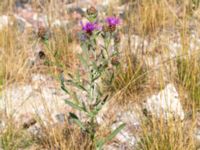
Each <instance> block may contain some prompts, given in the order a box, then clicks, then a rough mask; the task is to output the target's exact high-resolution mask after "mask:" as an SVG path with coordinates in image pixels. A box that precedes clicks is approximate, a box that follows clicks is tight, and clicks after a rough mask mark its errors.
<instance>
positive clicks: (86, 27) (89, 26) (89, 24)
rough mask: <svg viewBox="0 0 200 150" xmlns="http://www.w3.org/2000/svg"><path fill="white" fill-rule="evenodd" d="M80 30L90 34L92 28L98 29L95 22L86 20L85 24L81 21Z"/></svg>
mask: <svg viewBox="0 0 200 150" xmlns="http://www.w3.org/2000/svg"><path fill="white" fill-rule="evenodd" d="M81 26H82V30H83V31H85V32H86V33H89V34H91V33H92V32H93V31H94V30H100V27H99V26H98V24H97V23H92V22H87V23H86V24H85V25H83V23H82V22H81Z"/></svg>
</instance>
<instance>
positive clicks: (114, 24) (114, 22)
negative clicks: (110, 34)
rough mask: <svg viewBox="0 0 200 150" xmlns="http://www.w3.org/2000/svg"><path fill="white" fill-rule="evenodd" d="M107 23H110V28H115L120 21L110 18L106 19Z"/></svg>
mask: <svg viewBox="0 0 200 150" xmlns="http://www.w3.org/2000/svg"><path fill="white" fill-rule="evenodd" d="M106 22H107V23H108V25H109V26H110V27H115V26H116V25H118V24H119V23H120V20H119V18H117V17H108V18H106Z"/></svg>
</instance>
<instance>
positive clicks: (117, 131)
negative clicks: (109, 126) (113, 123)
mask: <svg viewBox="0 0 200 150" xmlns="http://www.w3.org/2000/svg"><path fill="white" fill-rule="evenodd" d="M124 127H125V123H122V124H121V125H120V126H119V127H118V128H117V129H115V130H114V131H113V132H112V133H111V134H110V135H109V136H107V137H106V138H105V139H103V140H102V139H101V140H99V141H97V144H96V147H97V150H102V148H103V146H104V145H105V144H106V143H107V142H109V141H111V140H112V139H113V138H114V137H115V136H116V135H117V134H118V133H119V132H120V131H121V130H122V129H123V128H124Z"/></svg>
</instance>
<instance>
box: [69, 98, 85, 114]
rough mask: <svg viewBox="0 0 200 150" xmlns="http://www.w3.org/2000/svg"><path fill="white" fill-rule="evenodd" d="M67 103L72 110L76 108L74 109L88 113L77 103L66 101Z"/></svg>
mask: <svg viewBox="0 0 200 150" xmlns="http://www.w3.org/2000/svg"><path fill="white" fill-rule="evenodd" d="M65 102H66V103H67V104H68V105H70V106H71V107H72V108H74V109H77V110H79V111H83V112H87V111H86V110H85V109H84V108H83V107H81V106H79V105H77V104H75V103H73V102H71V101H69V100H65Z"/></svg>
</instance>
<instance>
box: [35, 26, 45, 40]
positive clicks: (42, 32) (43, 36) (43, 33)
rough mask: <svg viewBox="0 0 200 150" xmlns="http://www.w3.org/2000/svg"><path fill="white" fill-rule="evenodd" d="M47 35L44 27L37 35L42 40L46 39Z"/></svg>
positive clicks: (40, 28) (41, 27)
mask: <svg viewBox="0 0 200 150" xmlns="http://www.w3.org/2000/svg"><path fill="white" fill-rule="evenodd" d="M46 33H47V30H46V28H45V27H43V26H40V27H39V29H38V33H37V35H38V37H40V38H41V39H45V36H46Z"/></svg>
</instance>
